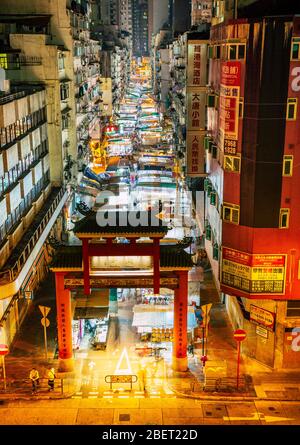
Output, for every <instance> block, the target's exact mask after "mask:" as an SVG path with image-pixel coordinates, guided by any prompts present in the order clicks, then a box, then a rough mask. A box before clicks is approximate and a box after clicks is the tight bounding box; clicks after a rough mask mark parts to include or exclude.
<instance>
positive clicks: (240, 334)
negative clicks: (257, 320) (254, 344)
mask: <svg viewBox="0 0 300 445" xmlns="http://www.w3.org/2000/svg"><path fill="white" fill-rule="evenodd" d="M233 337H234V339H235V340H236V341H243V340H245V338H246V337H247V334H246V331H244V330H243V329H237V330H236V331H234V333H233Z"/></svg>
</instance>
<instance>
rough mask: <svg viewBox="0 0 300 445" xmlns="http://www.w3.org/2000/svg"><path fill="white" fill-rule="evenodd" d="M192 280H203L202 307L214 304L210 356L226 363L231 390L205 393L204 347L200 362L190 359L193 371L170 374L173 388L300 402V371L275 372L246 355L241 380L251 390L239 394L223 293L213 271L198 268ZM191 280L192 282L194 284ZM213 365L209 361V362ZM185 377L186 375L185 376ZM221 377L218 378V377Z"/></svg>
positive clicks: (192, 394) (194, 394)
mask: <svg viewBox="0 0 300 445" xmlns="http://www.w3.org/2000/svg"><path fill="white" fill-rule="evenodd" d="M190 280H191V281H194V280H195V282H196V280H200V282H201V284H200V305H201V306H202V305H205V304H208V303H212V304H213V306H212V309H211V313H210V324H209V330H208V340H207V352H206V354H207V357H208V360H209V361H226V363H227V376H228V378H229V380H230V382H231V385H230V386H231V387H230V388H229V389H228V391H226V392H225V391H218V392H211V391H203V389H202V382H203V381H204V375H203V368H202V363H201V361H200V358H201V355H202V344H201V345H200V349H195V352H196V354H197V357H198V360H197V361H198V363H197V364H195V361H194V359H190V360H189V371H188V372H187V373H181V374H180V376H179V375H178V376H177V375H176V374H175V373H173V372H172V371H170V377H169V387H170V389H172V390H173V391H174V392H175V393H177V394H178V395H180V394H182V395H184V396H187V397H197V398H207V397H209V398H211V397H213V398H214V397H215V398H216V397H217V398H220V397H225V398H228V397H230V398H242V399H243V398H246V399H248V398H249V397H250V398H254V399H255V398H261V399H268V400H273V399H276V400H278V399H280V400H281V399H282V400H300V372H299V370H284V371H283V370H282V371H274V370H272V369H270V368H268V367H267V366H264V365H263V364H261V363H259V362H257V361H256V360H254V359H251V358H249V357H246V356H243V355H242V356H241V364H240V377H241V378H243V377H244V378H246V381H248V382H249V386H248V389H247V390H246V391H243V389H242V388H240V389H239V391H237V389H236V387H235V388H234V382H235V381H236V378H237V345H236V341H235V340H234V338H233V327H232V325H231V323H230V321H229V318H228V315H227V312H226V308H225V305H224V304H222V303H221V302H220V300H219V294H218V292H217V290H216V286H215V283H214V280H213V276H212V272H211V270H210V269H208V270H207V271H203V269H202V268H201V267H195V268H194V270H192V272H191V274H190ZM191 281H189V282H191ZM207 363H209V362H207ZM182 374H185V375H182ZM217 377H218V376H217V375H216V378H217ZM195 380H196V381H198V382H199V384H198V385H196V387H197V389H196V390H195V391H192V388H193V382H195Z"/></svg>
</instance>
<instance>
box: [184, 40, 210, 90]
mask: <svg viewBox="0 0 300 445" xmlns="http://www.w3.org/2000/svg"><path fill="white" fill-rule="evenodd" d="M206 51H207V45H206V44H204V45H203V44H202V45H201V44H200V43H192V42H191V41H190V42H188V70H187V86H188V87H199V86H205V83H206Z"/></svg>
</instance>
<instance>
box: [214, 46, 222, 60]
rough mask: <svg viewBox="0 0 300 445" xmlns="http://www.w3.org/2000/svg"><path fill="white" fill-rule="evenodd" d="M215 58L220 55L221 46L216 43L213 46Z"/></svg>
mask: <svg viewBox="0 0 300 445" xmlns="http://www.w3.org/2000/svg"><path fill="white" fill-rule="evenodd" d="M214 48H215V59H220V57H221V46H220V45H216V46H215V47H214Z"/></svg>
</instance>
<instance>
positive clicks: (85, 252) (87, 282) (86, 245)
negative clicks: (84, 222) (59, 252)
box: [82, 238, 91, 295]
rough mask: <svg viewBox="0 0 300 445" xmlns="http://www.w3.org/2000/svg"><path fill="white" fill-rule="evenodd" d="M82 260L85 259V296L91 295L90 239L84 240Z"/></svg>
mask: <svg viewBox="0 0 300 445" xmlns="http://www.w3.org/2000/svg"><path fill="white" fill-rule="evenodd" d="M82 259H83V287H84V294H85V295H90V293H91V286H90V257H89V239H88V238H83V239H82Z"/></svg>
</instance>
